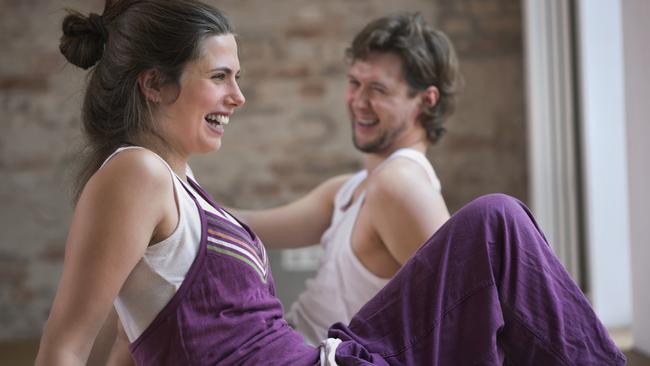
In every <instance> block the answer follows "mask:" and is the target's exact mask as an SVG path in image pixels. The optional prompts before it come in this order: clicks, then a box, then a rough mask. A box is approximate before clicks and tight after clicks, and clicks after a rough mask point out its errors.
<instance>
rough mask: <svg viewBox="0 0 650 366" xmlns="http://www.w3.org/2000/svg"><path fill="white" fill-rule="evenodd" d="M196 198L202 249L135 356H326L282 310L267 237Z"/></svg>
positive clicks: (155, 360)
mask: <svg viewBox="0 0 650 366" xmlns="http://www.w3.org/2000/svg"><path fill="white" fill-rule="evenodd" d="M188 180H189V182H190V185H191V186H192V188H193V189H194V190H196V191H197V192H198V193H199V194H200V195H201V196H202V197H203V198H204V199H205V200H206V201H207V202H209V203H210V204H211V205H212V206H214V207H215V208H216V209H217V210H218V211H221V212H222V213H223V212H224V211H223V209H222V208H221V207H219V205H217V204H216V203H215V202H214V200H213V199H212V198H211V197H210V196H209V195H208V194H207V193H206V192H205V191H204V190H203V189H202V188H201V187H200V186H199V185H198V184H197V183H195V182H194V181H192V180H191V179H190V178H188ZM186 190H187V191H188V193H189V194H190V196H192V197H193V199H194V200H195V202H196V197H195V196H194V193H193V192H192V191H191V190H189V189H187V188H186ZM196 205H197V208H198V210H199V214H200V217H201V231H202V236H201V246H200V249H199V253H198V254H197V256H196V259H195V260H194V263H193V264H192V266H191V268H190V269H189V271H188V273H187V275H186V277H185V280H184V281H183V284H182V285H181V286H180V288H179V289H178V291H177V292H176V294H175V295H174V297H172V299H171V300H170V301H169V303H168V304H167V305H166V306H165V308H164V309H163V310H162V311H161V312H160V313H159V314H158V315H157V317H156V318H155V319H154V321H153V322H152V323H151V325H150V326H149V327H148V328H147V329H146V330H145V331H144V332H143V333H142V335H141V336H140V337H138V339H136V340H135V341H134V342H133V343H132V344H131V345H130V347H129V348H130V350H131V353H132V355H133V358H134V360H135V361H136V364H138V365H317V364H319V351H318V349H317V348H314V347H311V346H308V345H306V344H305V343H304V341H303V339H302V337H301V336H300V335H299V334H298V333H296V332H295V331H294V330H293V329H292V328H291V327H290V326H289V325H288V324H287V322H286V321H285V320H284V319H283V317H282V316H283V309H282V305H281V304H280V301H279V300H278V299H277V298H276V296H275V287H274V285H273V277H272V275H271V271H270V268H269V262H268V257H267V254H266V250H265V249H264V245H263V244H262V242H261V241H260V239H259V238H258V237H257V236H256V235H255V234H254V233H253V232H252V230H250V229H249V228H248V227H247V226H246V225H245V224H243V223H240V224H241V227H240V226H238V225H235V224H233V223H232V222H230V221H228V220H226V219H224V218H222V217H219V216H217V215H214V214H212V213H210V212H207V211H205V210H203V209H202V208H201V206H200V205H199V203H198V202H196ZM224 216H226V215H224Z"/></svg>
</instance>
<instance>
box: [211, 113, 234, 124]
mask: <svg viewBox="0 0 650 366" xmlns="http://www.w3.org/2000/svg"><path fill="white" fill-rule="evenodd" d="M205 119H206V120H207V121H208V122H211V123H216V124H218V125H227V124H228V122H230V117H228V116H226V115H223V114H208V115H207V116H205Z"/></svg>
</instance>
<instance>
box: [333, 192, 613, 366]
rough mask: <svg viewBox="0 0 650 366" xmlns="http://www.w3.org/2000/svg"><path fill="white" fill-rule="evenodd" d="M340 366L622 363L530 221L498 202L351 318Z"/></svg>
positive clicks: (482, 208) (438, 237)
mask: <svg viewBox="0 0 650 366" xmlns="http://www.w3.org/2000/svg"><path fill="white" fill-rule="evenodd" d="M329 336H330V337H336V338H340V339H341V340H343V343H342V344H341V345H340V346H339V348H338V349H337V352H336V355H337V356H336V359H337V362H338V363H339V364H340V365H364V364H366V365H501V364H507V365H623V364H625V358H624V357H623V355H622V354H621V353H620V351H619V350H618V349H617V348H616V346H615V345H614V344H613V342H612V341H611V340H610V338H609V336H608V335H607V332H606V330H605V329H604V327H603V326H602V324H601V323H600V321H599V320H598V318H597V317H596V315H595V314H594V312H593V310H592V309H591V306H590V305H589V303H588V302H587V300H586V298H585V297H584V295H583V294H582V292H581V291H580V289H579V288H578V287H577V286H576V285H575V283H574V282H573V280H572V279H571V278H570V277H569V275H568V273H567V272H566V270H565V269H564V268H563V267H562V265H561V264H560V262H559V261H558V260H557V258H556V257H555V255H554V254H553V253H552V251H551V249H550V248H549V246H548V244H547V243H546V240H545V238H544V236H543V234H542V233H541V232H540V230H539V228H538V227H537V225H536V223H535V222H534V220H533V218H532V216H531V214H530V213H529V211H528V210H527V209H526V207H525V206H524V205H523V204H521V203H520V202H519V201H517V200H515V199H513V198H511V197H508V196H504V195H489V196H485V197H482V198H479V199H477V200H475V201H473V202H471V203H470V204H468V205H467V206H465V207H464V208H463V209H461V210H460V211H458V213H456V214H455V215H454V216H452V218H451V219H450V220H449V221H448V222H447V223H446V224H445V225H444V226H443V227H442V228H440V230H438V232H437V233H436V234H435V235H434V236H433V237H432V238H431V239H429V241H428V242H427V243H426V244H425V245H424V246H423V247H422V248H421V249H420V250H419V251H418V252H417V253H416V254H415V255H414V256H413V258H412V259H411V260H410V261H409V262H408V263H407V264H406V265H405V266H404V267H403V268H402V270H401V271H400V272H399V273H398V274H397V275H396V276H395V278H394V279H393V280H392V281H390V282H389V283H388V284H387V285H386V287H385V288H384V289H383V290H382V291H380V292H379V293H378V294H377V296H375V297H374V298H373V299H372V300H370V302H368V304H367V305H366V306H364V307H363V308H362V309H361V310H360V311H359V313H357V315H356V316H355V317H354V318H353V319H352V321H351V322H350V325H349V326H345V325H343V324H341V323H338V324H335V325H333V326H332V328H330V333H329Z"/></svg>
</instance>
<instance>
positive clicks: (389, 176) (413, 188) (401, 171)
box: [366, 157, 432, 200]
mask: <svg viewBox="0 0 650 366" xmlns="http://www.w3.org/2000/svg"><path fill="white" fill-rule="evenodd" d="M431 191H432V190H431V182H430V181H429V176H428V175H427V172H426V171H425V170H424V169H423V168H422V166H421V165H420V164H418V163H417V162H415V161H413V160H411V159H409V158H405V157H397V158H395V159H391V160H389V161H387V162H386V163H384V164H383V165H382V166H381V167H379V168H378V169H377V170H375V171H373V173H372V174H371V175H370V176H369V177H368V180H367V196H366V198H367V199H373V198H377V199H380V200H383V199H390V198H391V197H393V198H396V199H399V198H404V197H405V196H406V197H409V196H414V195H415V196H420V195H423V194H427V193H431Z"/></svg>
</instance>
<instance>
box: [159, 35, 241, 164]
mask: <svg viewBox="0 0 650 366" xmlns="http://www.w3.org/2000/svg"><path fill="white" fill-rule="evenodd" d="M202 50H203V54H202V56H201V57H200V58H199V59H198V60H195V61H191V62H189V63H188V64H187V65H185V68H184V69H183V73H182V75H181V78H180V93H178V91H179V90H178V88H175V87H174V86H169V87H164V88H163V100H165V94H166V90H165V88H172V89H173V90H171V89H170V90H167V92H168V93H170V94H169V95H173V94H175V93H178V96H177V97H176V98H175V99H174V101H173V102H171V103H170V104H164V103H163V107H162V109H161V110H160V112H161V114H160V115H159V116H160V117H161V120H160V121H161V122H162V123H161V127H162V134H163V136H164V138H165V139H166V141H167V143H169V144H170V145H171V147H172V149H173V150H174V152H175V153H177V154H179V155H181V156H182V157H183V158H188V157H189V156H190V155H191V154H201V153H207V152H210V151H214V150H217V149H219V147H220V146H221V138H222V137H223V135H224V127H225V126H226V125H227V124H228V122H229V121H230V117H231V116H232V114H233V112H234V111H235V109H236V108H238V107H240V106H241V105H242V104H244V101H245V98H244V96H243V94H242V92H241V90H240V89H239V85H238V84H237V79H238V78H239V58H238V56H237V42H236V41H235V37H234V36H233V35H232V34H225V35H218V36H209V37H208V38H206V39H205V40H204V41H203V44H202Z"/></svg>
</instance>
